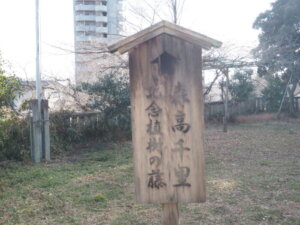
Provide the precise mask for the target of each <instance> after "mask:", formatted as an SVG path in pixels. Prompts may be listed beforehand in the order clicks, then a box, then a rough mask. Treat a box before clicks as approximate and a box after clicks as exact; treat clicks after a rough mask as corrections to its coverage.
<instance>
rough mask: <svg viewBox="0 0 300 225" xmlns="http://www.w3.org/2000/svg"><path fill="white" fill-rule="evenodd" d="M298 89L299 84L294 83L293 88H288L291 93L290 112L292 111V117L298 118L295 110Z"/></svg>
mask: <svg viewBox="0 0 300 225" xmlns="http://www.w3.org/2000/svg"><path fill="white" fill-rule="evenodd" d="M296 87H297V83H293V86H292V88H288V92H289V111H290V115H291V116H292V117H295V116H296V110H295V95H294V93H295V90H296Z"/></svg>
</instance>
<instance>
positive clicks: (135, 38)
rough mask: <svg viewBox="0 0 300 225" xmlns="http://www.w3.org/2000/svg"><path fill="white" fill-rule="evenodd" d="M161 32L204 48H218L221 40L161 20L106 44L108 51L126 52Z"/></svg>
mask: <svg viewBox="0 0 300 225" xmlns="http://www.w3.org/2000/svg"><path fill="white" fill-rule="evenodd" d="M161 34H169V35H172V36H175V37H178V38H180V39H183V40H185V41H187V42H190V43H192V44H195V45H198V46H200V47H202V48H204V49H206V50H208V49H210V48H211V47H216V48H219V47H221V45H222V42H220V41H217V40H215V39H212V38H210V37H207V36H205V35H203V34H200V33H197V32H195V31H192V30H189V29H186V28H184V27H181V26H178V25H175V24H173V23H170V22H167V21H161V22H159V23H157V24H155V25H153V26H151V27H149V28H147V29H145V30H142V31H140V32H138V33H136V34H134V35H132V36H130V37H127V38H125V39H123V40H121V41H118V42H117V43H114V44H112V45H110V46H108V49H109V51H110V52H116V51H118V52H120V53H121V54H123V53H125V52H128V51H129V50H130V49H132V48H134V47H136V46H137V45H139V44H142V43H144V42H146V41H148V40H150V39H152V38H154V37H156V36H159V35H161Z"/></svg>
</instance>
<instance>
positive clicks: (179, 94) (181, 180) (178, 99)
mask: <svg viewBox="0 0 300 225" xmlns="http://www.w3.org/2000/svg"><path fill="white" fill-rule="evenodd" d="M171 102H172V103H173V104H174V105H175V107H176V108H178V107H180V108H184V106H185V104H188V103H189V102H190V100H189V98H188V94H187V91H186V88H185V86H184V85H183V84H182V83H180V82H178V83H177V84H176V86H175V88H174V92H173V94H172V97H171ZM174 116H175V120H176V122H175V124H174V125H173V126H172V131H173V132H174V133H178V135H181V136H180V138H179V140H178V141H177V142H176V143H175V144H174V145H175V147H174V148H172V149H171V151H172V152H173V153H179V154H180V159H181V161H182V162H183V156H184V154H185V152H189V151H191V149H190V148H189V147H188V146H186V145H185V142H184V136H182V135H186V134H187V133H188V132H189V131H190V129H191V125H190V124H189V123H186V122H185V113H184V112H183V111H182V110H179V109H177V113H176V114H175V115H174ZM174 173H175V176H176V178H177V183H176V184H173V187H191V184H190V183H188V182H187V179H188V177H189V175H190V168H189V167H187V166H179V167H178V168H175V169H174Z"/></svg>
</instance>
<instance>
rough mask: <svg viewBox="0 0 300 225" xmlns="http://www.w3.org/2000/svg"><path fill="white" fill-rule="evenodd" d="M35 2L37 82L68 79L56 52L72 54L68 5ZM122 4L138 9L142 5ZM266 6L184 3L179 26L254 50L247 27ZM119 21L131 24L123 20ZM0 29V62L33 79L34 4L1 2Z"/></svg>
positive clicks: (233, 0)
mask: <svg viewBox="0 0 300 225" xmlns="http://www.w3.org/2000/svg"><path fill="white" fill-rule="evenodd" d="M40 1H41V15H42V16H41V17H42V18H41V27H42V29H41V32H42V34H41V37H42V68H43V76H44V78H47V76H56V77H61V78H73V76H74V55H73V54H71V53H70V52H68V51H63V50H59V48H60V47H61V48H63V49H69V50H70V51H71V50H72V48H73V44H74V41H73V39H74V37H73V7H72V0H40ZM126 1H127V3H129V4H132V5H140V6H141V7H142V6H143V5H144V4H143V3H144V1H137V0H126ZM152 1H153V2H154V0H152ZM162 1H163V0H162ZM148 2H151V0H148ZM271 2H274V0H226V1H225V0H186V5H185V7H184V10H183V14H182V19H181V21H180V25H182V26H184V27H187V28H190V29H193V30H195V31H197V32H200V33H202V34H205V35H207V36H210V37H212V38H215V39H217V40H220V41H222V42H223V43H225V44H226V43H231V44H236V45H240V46H255V45H256V44H257V35H258V31H256V30H253V29H252V24H253V22H254V20H255V18H256V17H257V16H258V15H259V13H261V12H263V11H265V10H267V9H269V8H270V3H271ZM158 8H159V7H158ZM125 9H128V4H126V3H125ZM126 12H127V11H126ZM149 13H150V12H149ZM150 14H151V13H150ZM125 17H128V18H129V19H130V18H131V17H130V16H129V15H127V14H125ZM0 27H1V35H0V51H1V52H2V56H3V58H4V59H6V60H8V61H9V62H10V63H11V64H12V67H13V70H15V71H16V73H17V74H18V75H19V76H21V77H23V78H25V77H27V78H28V79H34V77H35V70H34V68H35V66H34V63H35V55H34V54H35V0H26V1H24V0H14V1H9V0H1V1H0ZM129 33H130V32H128V34H129Z"/></svg>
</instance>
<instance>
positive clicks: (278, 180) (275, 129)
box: [0, 121, 300, 225]
mask: <svg viewBox="0 0 300 225" xmlns="http://www.w3.org/2000/svg"><path fill="white" fill-rule="evenodd" d="M221 130H222V129H221V127H218V126H208V129H207V130H206V140H205V144H206V178H207V190H208V193H207V195H208V196H207V197H208V198H207V202H206V203H204V204H181V205H180V214H181V224H182V225H216V224H220V225H224V224H251V225H252V224H253V225H254V224H255V225H256V224H261V225H265V224H270V225H274V224H280V225H297V224H300V214H299V212H300V197H299V196H300V194H299V193H300V157H299V155H300V124H299V122H297V121H295V122H293V123H288V122H260V123H247V124H239V125H234V126H230V127H229V132H228V133H223V132H221ZM0 178H1V180H0V191H1V192H0V224H30V225H31V224H49V225H50V224H51V225H53V224H72V225H73V224H84V225H94V224H99V225H150V224H151V225H158V224H161V221H160V218H161V210H160V206H159V205H137V204H135V202H134V186H133V164H132V151H131V147H130V145H127V144H126V145H125V146H124V145H123V146H120V145H106V146H103V145H101V147H99V146H98V147H95V148H92V149H91V148H90V147H87V148H85V149H82V151H80V152H78V151H77V152H76V155H71V156H68V157H66V158H64V160H62V159H59V160H56V161H54V162H52V163H51V164H41V165H20V164H17V163H12V164H10V165H9V166H7V167H5V168H1V170H0Z"/></svg>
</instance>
